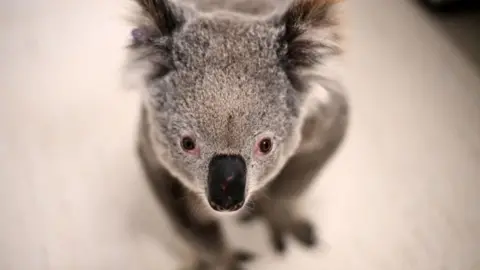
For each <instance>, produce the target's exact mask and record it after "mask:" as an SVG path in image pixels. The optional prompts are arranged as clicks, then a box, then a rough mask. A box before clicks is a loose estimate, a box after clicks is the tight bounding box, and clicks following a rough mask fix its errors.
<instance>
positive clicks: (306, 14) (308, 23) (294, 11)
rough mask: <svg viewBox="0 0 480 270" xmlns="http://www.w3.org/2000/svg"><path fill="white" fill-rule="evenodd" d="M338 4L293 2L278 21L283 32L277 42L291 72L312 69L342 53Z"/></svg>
mask: <svg viewBox="0 0 480 270" xmlns="http://www.w3.org/2000/svg"><path fill="white" fill-rule="evenodd" d="M340 2H342V1H341V0H294V1H293V2H292V3H291V4H290V6H289V7H288V8H287V10H286V11H285V12H284V13H283V15H282V17H281V24H282V25H283V26H284V28H285V31H284V32H283V33H282V36H281V37H280V42H281V43H282V44H283V45H284V46H283V47H284V48H286V51H284V52H283V59H284V60H285V62H286V66H287V69H289V70H290V71H292V70H297V69H301V68H312V67H313V66H315V65H316V64H321V63H322V60H324V59H325V58H326V57H328V56H332V55H337V54H339V53H340V52H341V50H340V46H339V33H338V29H337V26H338V24H339V18H338V16H337V15H338V14H337V13H338V12H337V10H336V9H335V8H336V7H337V4H338V3H340Z"/></svg>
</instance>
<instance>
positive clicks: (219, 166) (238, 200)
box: [207, 155, 247, 211]
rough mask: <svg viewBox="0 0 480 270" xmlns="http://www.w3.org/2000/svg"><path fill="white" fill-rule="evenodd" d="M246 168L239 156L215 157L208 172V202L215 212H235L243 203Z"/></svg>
mask: <svg viewBox="0 0 480 270" xmlns="http://www.w3.org/2000/svg"><path fill="white" fill-rule="evenodd" d="M246 173H247V166H246V165H245V160H244V159H243V158H242V157H241V156H236V155H217V156H214V157H213V158H212V160H211V161H210V164H209V171H208V185H207V186H208V187H207V188H208V190H207V193H208V201H209V203H210V206H211V207H212V208H213V209H214V210H216V211H236V210H238V209H240V208H241V207H242V206H243V204H244V202H245V186H246Z"/></svg>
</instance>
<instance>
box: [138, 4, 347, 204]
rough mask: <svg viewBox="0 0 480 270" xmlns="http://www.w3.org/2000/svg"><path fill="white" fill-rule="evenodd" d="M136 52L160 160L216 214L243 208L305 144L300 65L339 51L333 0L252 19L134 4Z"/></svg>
mask: <svg viewBox="0 0 480 270" xmlns="http://www.w3.org/2000/svg"><path fill="white" fill-rule="evenodd" d="M136 1H137V2H138V3H139V4H140V6H141V7H142V15H143V22H142V23H139V24H138V25H137V28H136V29H135V30H133V32H132V36H133V41H132V44H131V45H130V50H131V51H132V52H133V53H134V55H135V56H136V58H135V59H134V60H135V61H136V62H138V63H144V64H145V63H146V64H147V65H146V76H145V78H144V79H145V86H146V87H145V92H144V93H143V98H144V106H145V107H146V109H147V111H148V121H149V124H150V126H151V128H150V130H151V134H149V135H150V136H151V141H152V143H153V148H154V150H155V153H156V155H157V158H158V160H159V161H160V162H161V163H162V164H163V165H164V166H166V167H167V168H168V169H169V170H170V171H171V173H172V174H173V175H174V176H175V177H176V178H178V179H179V180H180V181H181V182H182V183H183V184H184V185H185V186H186V187H187V188H189V189H190V190H191V191H193V192H195V193H197V194H200V196H202V197H203V198H204V199H205V201H206V202H208V204H209V205H210V206H211V207H212V208H213V209H214V210H217V211H230V212H231V211H236V210H239V209H240V208H242V206H243V205H244V204H245V202H246V201H247V200H248V198H249V197H250V195H252V194H254V193H255V191H257V190H259V189H260V188H261V187H263V186H265V185H266V184H268V182H269V181H271V179H272V178H273V177H274V176H275V175H276V174H277V173H279V171H280V170H281V168H282V167H283V166H284V164H285V163H286V161H287V159H288V158H289V157H290V156H291V155H292V154H293V153H294V152H295V150H296V148H297V146H298V145H299V142H300V139H301V138H300V136H301V135H300V134H301V133H300V131H301V125H302V113H303V112H302V110H303V107H302V104H303V103H304V101H305V98H306V97H307V93H308V80H307V79H306V77H303V75H302V74H303V71H305V70H308V69H309V68H311V67H313V66H314V65H315V64H318V63H321V62H322V59H324V58H325V57H327V56H328V55H333V54H335V53H336V52H337V50H338V47H337V44H336V38H337V36H336V34H335V32H333V31H331V29H330V28H331V27H333V26H334V25H335V20H334V18H333V17H332V16H331V14H330V9H331V8H332V6H333V5H334V2H335V1H332V0H330V1H329V0H296V1H294V2H293V3H291V5H290V6H288V7H287V8H285V9H284V10H283V11H282V12H272V13H271V14H270V15H265V16H262V17H252V16H247V15H241V14H236V13H231V12H226V11H218V12H215V13H202V12H200V11H197V10H195V9H193V8H191V7H187V6H181V5H179V4H176V3H174V2H171V1H170V0H136Z"/></svg>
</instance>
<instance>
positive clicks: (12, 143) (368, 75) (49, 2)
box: [0, 0, 480, 270]
mask: <svg viewBox="0 0 480 270" xmlns="http://www.w3.org/2000/svg"><path fill="white" fill-rule="evenodd" d="M27 3H28V4H27ZM120 3H121V2H120V1H116V0H103V1H95V0H85V1H73V0H72V1H66V0H36V1H28V2H27V0H22V1H20V0H19V1H8V2H7V1H0V33H1V39H0V89H1V91H0V129H1V132H0V164H1V165H0V269H2V270H44V269H51V270H109V269H112V270H113V269H115V270H119V269H121V270H137V269H143V270H147V269H152V270H153V269H162V270H169V269H174V268H173V267H174V265H175V264H174V260H173V259H172V257H171V256H170V255H169V254H168V253H165V251H163V250H162V247H161V246H160V245H159V244H158V242H157V241H156V240H155V239H157V237H158V236H159V235H161V233H162V232H159V231H158V229H156V228H158V226H157V224H159V222H160V221H161V217H160V216H159V215H157V213H156V206H155V203H154V201H153V199H152V197H151V195H150V194H149V193H148V190H147V188H146V186H145V184H144V182H143V181H142V179H141V173H140V170H139V168H138V166H137V165H136V160H135V158H134V154H133V135H134V128H135V125H136V120H137V106H138V98H137V96H136V93H134V92H126V91H123V88H122V85H121V79H120V75H119V74H120V72H119V66H120V65H121V63H122V62H121V61H122V58H121V55H122V54H121V53H122V50H121V45H122V44H124V40H125V38H126V37H127V35H128V29H127V28H125V27H124V26H123V25H122V24H121V23H120V20H121V18H119V17H118V15H119V14H121V13H122V12H124V11H125V10H123V9H122V6H121V5H120ZM347 6H348V7H349V11H348V13H349V23H350V24H349V26H350V31H349V33H350V38H351V40H350V43H349V48H348V58H347V59H348V67H347V70H348V73H347V77H348V78H347V82H348V85H349V88H350V92H351V96H352V104H353V120H352V128H351V133H350V136H349V138H348V140H347V143H346V144H345V145H344V147H343V148H342V151H341V152H340V153H339V155H338V156H337V158H336V159H335V160H334V161H333V163H332V164H331V166H330V167H329V168H328V169H327V170H326V171H325V173H324V175H323V177H322V181H321V182H319V183H318V185H317V186H316V188H315V189H314V190H312V193H311V196H310V198H309V204H308V205H307V208H306V210H307V211H308V212H309V213H310V214H311V217H312V219H314V220H315V222H316V224H317V225H318V227H319V229H320V230H321V233H322V238H323V241H324V245H323V248H322V249H319V250H317V251H313V252H308V251H306V250H304V249H302V248H301V247H299V246H298V245H296V244H295V243H293V244H292V249H291V250H290V252H289V254H288V256H287V257H285V258H283V259H280V258H277V257H275V256H274V255H273V254H272V253H271V251H270V250H268V249H267V239H266V236H265V233H264V229H263V227H261V226H259V225H253V227H243V228H237V227H233V226H231V227H229V228H230V230H229V232H230V234H229V236H230V237H231V239H232V242H233V243H235V244H236V245H238V246H244V247H249V248H251V249H252V250H255V251H258V252H260V254H261V257H260V259H259V260H258V262H256V263H255V264H253V265H252V266H251V268H250V269H263V270H268V269H279V270H281V269H305V270H308V269H312V270H313V269H329V270H363V269H365V270H404V269H412V270H479V269H480V256H479V255H480V210H479V207H480V198H479V196H480V136H479V134H480V106H479V104H480V79H479V78H477V77H476V75H475V73H474V71H473V70H474V69H473V68H472V67H471V66H469V65H470V63H469V62H468V61H467V60H466V59H463V58H462V57H460V56H459V55H460V54H458V53H457V52H456V51H455V50H454V47H453V46H451V45H450V44H449V42H448V41H447V39H445V38H444V37H442V35H441V34H440V32H439V31H437V29H435V28H433V27H431V26H430V24H428V23H427V22H426V21H425V20H424V18H423V17H422V16H421V15H420V13H419V11H418V10H416V9H415V8H413V6H411V3H409V2H407V1H402V0H370V1H369V0H363V1H361V0H350V1H349V4H348V5H347ZM163 233H165V232H163Z"/></svg>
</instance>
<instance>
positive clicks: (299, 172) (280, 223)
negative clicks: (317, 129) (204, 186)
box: [241, 112, 347, 253]
mask: <svg viewBox="0 0 480 270" xmlns="http://www.w3.org/2000/svg"><path fill="white" fill-rule="evenodd" d="M346 117H347V115H346V112H342V113H341V114H339V117H338V119H337V120H338V121H337V122H336V124H335V125H334V126H333V127H332V129H331V130H330V131H329V133H330V134H331V136H329V137H330V138H331V139H330V140H329V141H328V142H327V143H326V144H324V145H322V147H318V149H312V150H311V151H308V152H300V153H298V154H296V155H295V156H293V157H292V158H291V159H290V160H289V161H288V163H287V164H286V165H285V167H284V168H283V169H282V171H281V172H280V173H279V175H278V176H277V177H276V178H275V179H274V180H273V181H272V182H271V183H270V184H269V185H268V186H267V187H266V189H265V190H264V192H263V195H262V194H259V196H258V197H257V198H256V199H254V207H253V210H252V211H251V212H250V213H248V214H247V215H245V216H243V217H242V218H241V220H242V221H243V222H248V221H251V220H253V219H255V218H256V217H260V218H262V219H264V220H265V221H266V223H267V227H268V228H269V231H270V237H271V241H272V244H273V247H274V249H275V251H277V252H280V253H282V252H284V251H285V249H286V242H285V237H286V236H287V235H292V236H293V237H294V238H296V239H297V240H298V241H299V242H300V243H302V244H303V245H304V246H307V247H313V246H315V245H316V243H317V237H316V233H315V230H314V226H313V225H312V224H311V222H310V221H309V220H308V219H307V218H305V217H303V216H302V215H301V214H300V212H299V211H298V210H297V209H296V204H297V202H298V200H299V199H300V198H301V197H302V195H303V194H304V192H305V191H306V190H307V189H308V188H309V187H310V186H311V183H312V182H313V181H314V180H315V178H316V176H317V175H318V173H319V172H320V171H321V170H322V168H324V167H325V165H326V164H327V163H328V162H329V161H330V160H331V158H332V157H333V155H334V154H335V153H336V152H337V150H338V148H339V146H340V145H341V143H342V142H343V140H344V137H345V133H346V120H347V119H346Z"/></svg>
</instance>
